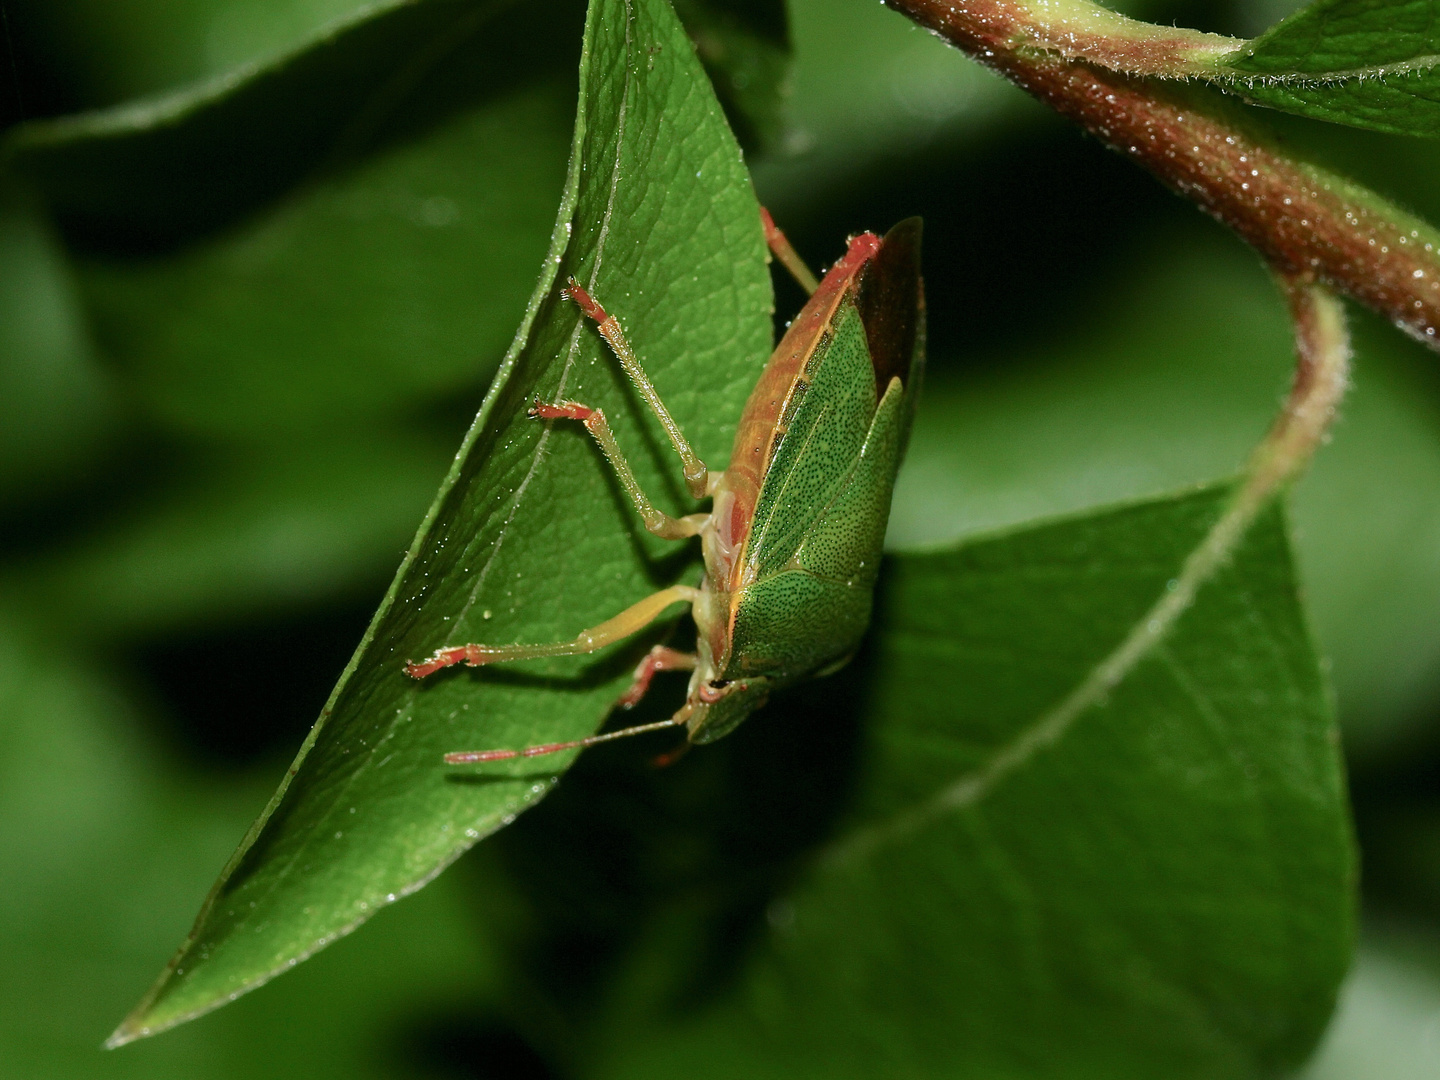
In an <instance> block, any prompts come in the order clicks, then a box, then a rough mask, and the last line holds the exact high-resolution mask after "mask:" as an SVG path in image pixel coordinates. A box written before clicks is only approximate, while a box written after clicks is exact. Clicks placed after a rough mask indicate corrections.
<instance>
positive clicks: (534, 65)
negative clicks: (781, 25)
mask: <svg viewBox="0 0 1440 1080" xmlns="http://www.w3.org/2000/svg"><path fill="white" fill-rule="evenodd" d="M578 14H579V9H578V6H577V5H575V4H573V3H561V4H559V5H547V6H544V7H543V8H542V7H538V6H535V5H510V6H506V5H491V4H487V5H479V6H477V5H474V4H471V3H462V2H459V0H420V2H416V3H405V4H398V3H389V4H384V5H380V6H379V7H378V9H367V10H365V11H363V12H361V13H359V14H357V15H356V16H354V17H352V18H350V19H348V20H345V21H343V22H341V23H338V24H333V25H331V26H329V27H327V28H326V29H325V30H324V32H322V33H319V34H317V35H315V36H313V37H312V38H310V39H309V40H306V41H304V42H302V43H301V44H299V45H297V46H296V47H295V48H293V49H292V50H290V51H288V52H285V53H283V54H281V55H278V56H275V57H272V58H270V59H269V60H267V61H266V62H265V63H262V64H255V65H251V66H248V67H245V68H241V69H240V70H238V71H234V72H228V73H226V74H224V75H221V76H217V77H215V78H214V79H212V80H210V81H207V82H204V83H200V84H198V85H195V86H191V87H187V88H184V89H182V90H179V91H176V92H174V93H172V94H169V95H166V96H163V97H159V98H154V99H147V100H142V101H138V102H133V103H129V104H127V105H123V106H119V107H116V108H114V109H111V110H108V111H105V112H99V113H86V114H80V115H77V116H73V117H66V118H62V119H59V120H54V121H46V122H39V123H35V124H31V125H27V126H25V127H22V128H19V129H16V130H15V131H14V132H12V133H11V135H10V137H9V138H8V139H7V141H6V142H5V144H4V147H3V150H4V157H5V160H6V162H7V164H8V166H9V167H10V168H13V169H15V170H18V171H19V172H21V173H23V174H24V175H26V176H27V177H29V178H30V179H31V180H32V181H33V182H34V184H35V185H36V187H37V188H38V189H39V191H40V192H41V193H42V194H43V196H44V198H45V200H46V202H47V203H48V205H49V208H50V210H51V212H52V213H53V215H54V216H55V218H56V219H57V221H58V222H59V223H60V225H61V228H62V229H63V231H64V233H65V236H66V238H67V239H68V241H69V243H70V246H71V248H72V251H73V252H74V253H75V255H76V256H77V265H78V269H79V275H80V284H81V288H82V293H83V297H84V299H85V301H86V302H87V304H88V306H89V308H90V314H91V322H92V324H93V326H94V328H95V332H96V336H97V339H98V344H99V345H100V346H101V348H102V349H103V351H104V352H105V353H106V354H107V355H108V357H109V358H110V359H111V360H112V362H113V363H114V365H115V367H116V368H117V370H118V371H119V372H121V373H123V375H124V377H125V378H126V380H127V381H128V382H129V383H130V384H131V386H130V389H131V393H132V395H133V397H134V398H135V399H137V401H138V402H139V403H140V404H141V405H142V407H144V408H146V409H147V410H148V411H150V412H151V413H152V414H155V415H157V416H158V417H160V418H161V419H163V420H164V421H165V422H167V423H168V424H170V425H172V426H174V427H178V428H182V429H185V430H188V431H196V430H198V431H201V432H204V433H206V434H210V435H213V434H217V433H229V434H233V435H242V436H245V437H247V438H253V437H255V436H256V435H260V436H263V437H273V435H274V434H275V433H276V432H277V430H278V431H283V432H290V431H296V430H301V431H310V430H312V429H313V428H314V427H315V426H316V424H317V423H319V422H327V423H331V424H343V423H345V422H346V421H347V420H349V419H350V418H353V417H356V416H362V417H363V416H371V415H374V414H376V413H378V412H392V413H393V412H395V411H398V410H407V409H408V410H414V409H416V408H417V407H420V406H424V405H428V404H429V403H431V402H433V401H435V400H436V399H437V398H443V397H446V396H449V395H453V394H455V393H456V392H465V391H470V392H477V391H478V388H479V387H480V386H481V385H483V382H484V380H485V379H486V378H487V377H488V376H489V375H490V374H491V372H493V370H494V366H495V364H496V363H498V360H499V358H500V356H501V355H502V354H503V352H504V350H505V348H506V346H507V345H508V344H509V341H510V338H511V335H512V333H513V331H514V327H515V323H516V320H517V319H518V318H519V317H520V314H521V313H522V312H523V310H524V306H525V297H526V288H527V283H528V281H529V276H530V274H531V273H532V272H533V267H534V266H535V264H536V263H537V262H538V260H539V259H540V258H541V256H542V255H543V253H544V251H545V246H546V238H547V236H548V232H549V228H550V225H551V222H552V220H553V214H554V206H555V201H556V199H557V198H558V196H559V193H560V191H561V188H562V186H563V183H564V161H565V154H566V149H567V146H568V132H569V126H570V114H571V112H572V101H573V94H574V90H573V76H572V75H571V74H570V72H571V71H573V64H574V58H575V54H574V52H573V51H572V50H573V47H574V43H575V42H577V41H578V38H579V33H578ZM572 31H573V33H572ZM281 387H283V388H284V392H283V393H282V392H277V388H281Z"/></svg>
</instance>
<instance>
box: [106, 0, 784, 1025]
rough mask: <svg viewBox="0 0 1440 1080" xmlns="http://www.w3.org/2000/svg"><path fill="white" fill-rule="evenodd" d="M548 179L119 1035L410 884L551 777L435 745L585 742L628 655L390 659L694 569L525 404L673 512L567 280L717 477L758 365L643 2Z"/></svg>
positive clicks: (698, 102)
mask: <svg viewBox="0 0 1440 1080" xmlns="http://www.w3.org/2000/svg"><path fill="white" fill-rule="evenodd" d="M575 131H576V134H575V144H574V148H573V152H572V158H571V163H570V173H569V181H568V184H567V187H566V191H565V196H564V199H563V201H562V204H561V210H560V215H559V221H558V223H557V226H556V229H555V233H554V241H553V245H552V248H551V253H550V256H549V257H548V258H547V259H546V260H545V263H544V269H543V272H542V276H541V280H540V283H539V285H538V286H537V288H536V291H535V294H534V297H533V298H532V300H531V304H530V308H529V311H528V314H527V316H526V321H525V323H524V325H523V326H522V328H521V332H520V334H519V335H518V336H517V339H516V343H515V345H514V346H513V347H512V350H511V353H510V355H509V356H508V357H507V359H506V361H505V363H504V364H503V366H502V368H501V374H500V375H499V377H498V378H497V380H496V382H495V385H494V386H493V387H492V388H491V391H490V394H489V395H488V396H487V398H486V402H485V405H484V407H483V408H482V410H481V414H480V417H479V418H478V419H477V421H476V424H475V426H474V427H473V428H472V430H471V432H470V434H469V435H468V436H467V438H466V441H465V444H464V446H463V447H462V449H461V452H460V454H459V456H458V457H457V459H456V463H455V465H454V467H453V468H452V470H451V473H450V475H449V477H448V478H447V479H446V482H445V484H444V485H443V487H442V489H441V492H440V495H439V496H438V498H437V501H436V503H435V505H434V507H432V509H431V511H430V514H429V516H428V517H427V519H426V521H425V523H424V524H423V526H422V527H421V530H420V534H419V535H418V537H417V538H416V541H415V544H414V546H413V547H412V549H411V552H410V554H409V555H408V556H407V558H406V561H405V563H404V565H403V566H402V568H401V570H400V572H399V575H398V576H397V578H396V580H395V582H394V584H393V585H392V586H391V590H390V592H389V594H388V595H387V597H386V600H385V602H384V603H383V605H382V607H381V610H380V612H379V613H378V614H377V616H376V620H375V622H374V623H373V624H372V626H371V629H370V630H369V631H368V632H367V634H366V637H365V640H364V641H363V642H362V645H361V648H360V651H359V652H358V653H357V655H356V657H355V659H354V660H352V662H351V664H350V666H349V667H348V668H347V669H346V672H345V674H344V675H343V676H342V678H341V682H340V685H339V686H338V687H337V688H336V691H335V693H334V695H333V696H332V698H331V701H330V703H329V705H328V706H327V707H326V709H325V711H324V713H323V714H322V718H321V720H320V722H318V723H317V724H316V726H315V728H314V730H313V731H312V732H311V735H310V737H309V739H308V740H307V741H306V744H305V747H304V748H303V749H302V751H301V754H300V757H299V758H298V759H297V761H296V763H295V765H294V766H293V767H292V769H291V770H290V773H289V775H288V776H287V778H286V781H285V782H284V783H283V784H282V786H281V788H280V790H279V791H278V792H277V793H276V796H275V798H274V800H273V801H272V803H271V805H270V807H269V808H268V809H267V810H266V812H265V814H264V815H263V816H262V818H261V820H260V821H259V822H257V824H256V826H255V828H254V829H253V830H252V833H251V835H250V836H249V837H248V838H247V840H246V842H245V844H244V845H243V846H242V848H241V850H240V851H239V852H238V853H237V854H236V856H235V858H234V859H233V860H232V862H231V864H230V866H229V867H228V868H227V869H226V871H225V873H224V875H223V876H222V878H221V880H220V882H219V883H218V884H217V886H216V888H215V891H214V892H213V893H212V895H211V897H210V899H209V901H207V903H206V906H205V908H204V910H203V912H202V914H201V917H200V919H199V922H198V924H197V926H196V929H195V931H194V933H193V934H192V935H191V937H190V938H189V939H188V940H187V942H186V943H185V945H184V947H183V948H182V950H181V952H180V954H179V955H178V956H177V957H176V959H175V961H174V962H173V963H172V964H171V966H170V967H169V968H168V969H167V970H166V972H165V973H164V974H163V975H162V977H161V980H160V982H159V983H158V984H157V986H156V987H155V989H154V990H153V991H152V992H151V994H150V995H149V996H147V998H146V999H145V1001H144V1002H143V1003H142V1004H141V1005H140V1007H139V1008H138V1009H137V1010H136V1011H135V1013H134V1014H133V1015H132V1016H131V1017H130V1018H129V1019H128V1020H127V1021H126V1022H125V1024H124V1025H123V1026H122V1027H121V1028H120V1030H119V1031H118V1032H117V1033H116V1039H117V1040H118V1041H125V1040H128V1039H131V1038H135V1037H138V1036H140V1035H143V1034H148V1033H151V1032H154V1031H157V1030H160V1029H162V1028H164V1027H168V1026H170V1025H173V1024H176V1023H179V1022H181V1021H183V1020H185V1019H188V1018H190V1017H193V1016H195V1015H197V1014H199V1013H201V1012H204V1011H206V1010H208V1009H211V1008H214V1007H216V1006H218V1005H220V1004H223V1003H224V1002H225V1001H227V1000H230V999H231V998H233V997H234V996H236V995H237V994H240V993H243V992H244V991H245V990H248V989H250V988H252V987H254V986H256V985H259V984H260V983H261V982H263V981H265V980H266V979H268V978H270V977H271V976H273V975H275V974H277V973H279V972H281V971H284V970H285V969H286V968H288V967H291V966H293V965H294V964H296V963H298V962H299V961H300V960H301V959H303V958H304V957H306V956H308V955H309V954H310V953H312V952H313V951H315V950H316V949H319V948H322V947H323V946H325V945H326V944H328V943H329V942H331V941H333V940H334V939H335V938H336V937H338V936H340V935H342V934H344V933H346V932H348V931H349V930H351V929H354V928H355V927H356V926H357V925H359V924H360V923H361V922H363V921H364V920H365V919H366V918H367V917H368V916H369V915H370V914H372V913H373V912H374V911H375V910H377V909H378V908H380V907H382V906H384V905H385V904H387V903H389V902H392V901H393V900H395V899H398V898H399V897H401V896H403V895H405V894H406V893H408V892H411V891H413V890H415V889H417V888H419V887H420V886H421V885H423V884H424V883H425V882H426V881H428V880H430V878H432V877H433V876H434V875H435V874H436V873H438V872H439V871H440V870H441V869H442V868H443V867H444V866H446V865H447V864H448V863H449V862H451V861H452V860H453V859H455V858H456V857H457V856H458V855H459V854H460V853H461V852H462V851H464V850H465V849H466V848H468V847H469V846H470V845H471V844H473V843H474V842H475V841H476V840H478V839H479V838H480V837H481V836H483V835H485V834H487V833H489V832H492V831H494V830H495V829H498V828H500V827H501V826H502V825H504V824H506V823H507V822H508V821H509V820H511V818H513V816H514V815H515V814H517V813H518V812H519V811H521V810H523V809H524V808H526V807H527V806H529V805H531V804H533V803H534V802H535V801H536V800H537V799H538V798H540V796H542V795H543V794H544V793H545V792H546V790H548V788H549V787H550V786H551V785H552V784H553V782H554V778H555V775H556V774H557V773H558V772H559V771H562V770H563V768H564V766H565V765H566V764H567V762H568V760H569V759H568V758H565V757H561V758H560V759H559V760H558V761H557V760H555V759H547V760H546V762H545V767H544V770H543V772H539V773H537V772H536V771H535V766H534V765H533V764H531V763H526V762H519V763H509V764H506V765H502V766H500V767H495V768H489V769H486V770H484V771H482V772H480V773H463V774H457V773H456V772H455V771H453V770H448V769H446V768H444V767H443V766H442V764H441V760H440V758H441V755H442V754H443V753H445V752H446V751H450V750H459V749H466V748H475V747H484V746H497V745H498V746H508V745H515V744H526V743H531V742H543V741H549V740H558V739H568V738H573V737H576V736H578V735H581V734H584V733H588V732H590V731H592V730H594V729H595V727H596V726H597V725H598V724H599V722H600V721H601V720H602V719H603V717H604V716H605V714H606V712H607V711H608V709H609V706H610V703H611V702H612V701H613V700H614V697H615V696H616V694H617V693H618V690H619V687H620V684H621V683H622V682H623V681H624V678H625V675H626V673H627V669H628V668H629V667H630V666H632V665H633V664H634V662H635V660H636V658H637V653H638V651H640V650H643V648H644V647H645V646H646V644H648V642H646V641H637V642H635V643H633V644H632V645H630V646H627V647H625V648H622V649H620V650H617V651H615V652H612V653H610V654H606V655H602V656H600V657H598V658H595V657H585V658H575V659H572V660H564V661H557V662H553V663H543V664H532V665H525V666H523V667H522V666H520V665H515V666H513V667H507V668H506V669H505V670H503V671H499V672H492V671H489V670H486V671H482V672H471V671H468V670H457V671H452V672H448V673H446V674H445V675H444V676H442V677H437V678H434V679H432V680H429V681H427V682H425V683H423V684H422V683H416V682H414V681H412V680H410V679H408V678H407V677H406V676H405V675H404V674H403V672H402V669H401V665H402V664H403V663H404V661H405V660H406V659H408V658H411V657H419V656H423V655H426V654H428V653H429V652H431V651H432V650H434V649H435V648H436V647H438V646H440V645H443V644H446V643H453V642H463V641H474V640H489V641H492V642H505V641H516V640H524V641H551V640H557V639H560V638H564V637H572V636H574V635H575V633H577V632H578V631H579V630H580V629H582V628H583V627H585V626H587V625H592V624H594V623H596V622H598V621H600V620H601V619H603V618H606V617H608V616H610V615H612V614H614V613H615V612H616V611H617V610H618V609H620V608H621V607H623V606H624V605H626V604H628V603H631V602H633V601H635V600H636V599H638V598H640V597H641V596H643V595H645V594H646V593H647V592H650V591H653V590H654V589H655V588H656V587H657V585H659V584H661V583H664V582H669V581H672V580H674V579H675V578H676V577H677V576H678V575H681V574H683V573H689V574H692V575H693V573H694V571H693V569H691V567H692V566H693V564H692V563H691V561H690V556H689V555H688V554H687V553H686V552H685V551H684V550H683V549H682V551H681V553H679V554H678V555H674V554H670V555H669V557H668V558H667V557H664V556H665V555H666V554H669V553H670V552H671V551H673V548H671V547H666V546H665V545H661V544H659V543H658V542H652V539H653V538H650V537H648V536H642V535H637V533H638V532H639V530H638V526H637V525H636V523H635V521H634V515H633V511H632V510H631V508H630V507H629V506H628V505H625V504H624V503H623V501H622V498H621V496H620V493H619V492H618V491H616V489H615V488H614V485H613V482H612V481H611V479H610V477H609V474H608V473H607V471H606V468H605V466H604V463H603V461H602V460H601V458H600V456H599V454H598V452H597V451H596V450H595V448H594V446H593V445H592V444H591V442H590V441H589V439H588V437H587V436H586V434H585V432H584V431H583V430H577V428H576V427H575V426H574V425H563V424H562V425H558V426H555V425H544V424H540V423H537V422H535V421H532V420H529V419H527V418H526V416H525V410H526V407H527V406H528V405H529V403H530V402H531V401H532V400H533V399H534V398H536V397H537V396H538V397H542V398H554V397H557V396H561V395H563V396H565V397H568V398H574V399H579V400H584V401H587V402H588V403H590V404H593V405H600V406H603V407H605V409H606V412H607V415H609V417H610V418H611V422H612V425H613V426H614V427H615V429H616V434H617V437H618V438H619V440H620V442H621V444H622V445H623V446H625V447H627V448H628V451H629V453H630V455H631V458H632V464H633V465H634V466H635V471H636V474H637V476H638V478H639V479H640V482H641V483H642V485H644V486H645V487H646V489H647V490H648V491H650V492H651V493H652V495H654V496H655V497H657V498H659V500H660V501H661V502H662V504H668V505H669V506H671V508H673V509H678V508H679V506H680V501H679V494H678V492H679V487H678V479H679V478H678V468H677V467H676V465H675V463H674V461H673V455H671V454H670V453H669V452H668V450H667V449H666V448H665V447H664V445H663V437H662V435H661V433H660V431H659V428H658V425H657V424H655V423H654V422H653V418H649V417H644V416H642V415H641V414H640V412H639V409H638V405H637V403H636V401H635V400H634V398H633V396H632V395H631V393H630V392H629V390H628V389H627V388H626V386H625V385H624V384H623V380H622V377H621V376H620V375H619V373H618V371H617V368H616V365H615V363H614V361H613V360H612V359H610V358H609V357H608V355H607V354H606V352H605V350H604V347H603V345H602V344H601V342H600V340H599V338H598V336H597V335H596V334H595V333H594V331H593V328H591V327H589V326H587V325H586V324H585V323H584V322H583V320H582V319H581V317H580V315H579V312H578V311H576V309H575V308H574V307H573V305H571V304H570V303H568V302H567V301H565V300H564V299H563V298H562V297H561V294H560V291H559V284H560V283H562V282H563V281H564V279H565V277H566V275H569V274H574V275H575V276H576V277H578V278H579V279H580V280H581V281H584V282H585V283H586V284H587V285H588V286H590V287H591V288H593V291H594V292H595V294H596V296H597V297H598V298H600V299H601V301H602V302H603V303H605V304H607V306H608V307H609V308H610V310H611V311H613V312H615V313H616V314H617V315H618V316H619V317H620V318H621V319H622V320H623V322H624V324H625V326H626V329H627V332H628V333H629V335H630V337H631V339H632V340H633V342H634V343H635V345H636V347H637V349H638V350H639V351H640V353H641V354H642V356H643V357H644V358H645V360H646V363H647V367H648V369H649V370H650V373H651V375H652V378H653V379H654V381H655V383H656V385H657V387H658V388H659V390H660V392H661V393H662V395H664V396H665V398H666V401H667V402H668V403H669V405H670V407H671V409H672V411H673V413H674V414H675V416H676V418H677V419H678V420H679V421H680V422H681V424H682V425H683V426H684V427H685V430H686V434H687V435H688V437H689V438H690V439H691V441H692V443H693V444H694V445H695V447H696V449H697V450H698V451H699V452H700V453H701V454H702V455H703V456H705V457H706V458H707V460H709V461H711V462H713V463H715V464H717V465H719V464H721V463H723V461H724V460H725V457H726V451H727V447H728V445H729V440H730V437H731V435H732V433H733V430H734V424H735V422H736V420H737V418H738V416H739V412H740V408H741V406H742V405H743V402H744V399H745V397H746V395H747V394H748V392H749V389H750V387H751V385H752V384H753V382H754V379H755V377H756V376H757V374H758V372H759V370H760V367H761V366H762V365H763V363H764V361H765V359H766V357H767V355H768V353H769V344H770V337H771V327H770V290H769V280H768V276H767V270H766V263H765V254H764V240H763V236H762V234H761V230H760V224H759V217H758V211H757V208H756V204H755V201H754V197H753V194H752V193H751V190H750V186H749V180H748V177H747V175H746V173H745V170H744V166H743V164H742V163H741V160H740V153H739V149H738V147H737V146H736V144H735V142H734V140H733V138H732V136H731V135H730V133H729V131H728V129H727V128H726V127H725V123H724V120H723V117H722V115H721V113H720V109H719V106H718V104H717V103H716V101H715V98H714V96H713V93H712V92H711V90H710V86H709V82H708V81H707V80H706V79H705V77H704V74H703V72H702V71H701V69H700V66H699V64H698V62H697V60H696V58H695V55H694V51H693V48H692V46H691V45H690V42H689V41H688V40H687V39H686V37H685V36H684V33H683V31H682V29H681V28H680V25H679V23H678V22H677V21H676V20H675V17H674V14H673V12H671V11H670V9H669V7H668V4H667V3H665V0H597V2H596V3H595V4H594V6H593V7H592V9H591V12H590V15H589V19H588V22H587V27H586V36H585V47H584V54H583V58H582V62H581V74H580V107H579V110H578V113H577V118H576V128H575Z"/></svg>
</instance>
